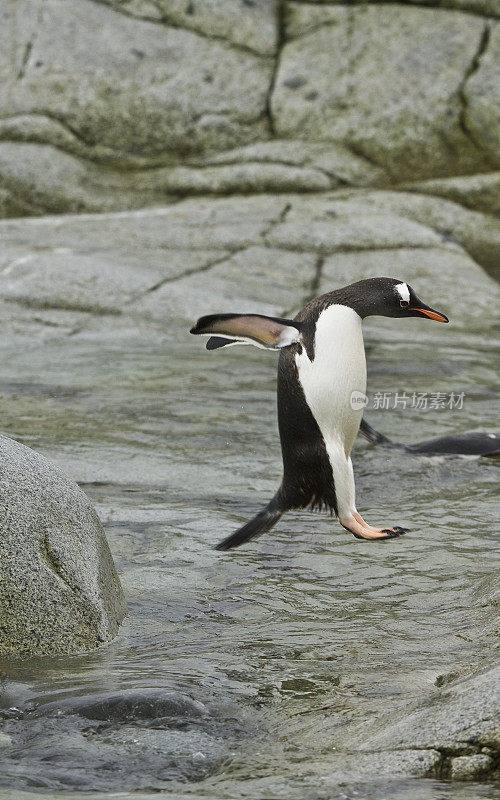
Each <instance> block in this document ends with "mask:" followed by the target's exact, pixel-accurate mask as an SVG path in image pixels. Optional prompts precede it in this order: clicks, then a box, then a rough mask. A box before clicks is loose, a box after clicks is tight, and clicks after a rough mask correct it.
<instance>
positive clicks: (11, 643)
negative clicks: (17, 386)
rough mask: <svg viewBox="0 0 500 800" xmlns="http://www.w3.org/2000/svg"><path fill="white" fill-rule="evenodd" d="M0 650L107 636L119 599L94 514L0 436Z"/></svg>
mask: <svg viewBox="0 0 500 800" xmlns="http://www.w3.org/2000/svg"><path fill="white" fill-rule="evenodd" d="M0 497H1V502H0V525H1V531H2V534H1V536H0V654H4V655H6V654H9V655H11V656H12V655H28V654H33V655H45V654H53V653H78V652H82V651H85V650H90V649H92V648H95V647H97V646H99V645H100V644H103V643H104V642H107V641H109V640H110V639H112V638H113V636H114V635H115V634H116V632H117V630H118V627H119V625H120V623H121V621H122V619H123V617H124V616H125V609H126V606H125V601H124V597H123V592H122V589H121V586H120V582H119V579H118V576H117V573H116V570H115V566H114V564H113V559H112V557H111V553H110V551H109V548H108V544H107V542H106V537H105V535H104V531H103V529H102V526H101V523H100V521H99V518H98V516H97V514H96V512H95V511H94V509H93V507H92V505H91V504H90V502H89V500H88V499H87V497H86V496H85V494H84V493H83V492H82V491H81V490H80V489H79V488H78V486H77V485H76V484H75V483H73V482H72V481H71V480H70V479H69V478H67V477H66V476H65V475H63V474H62V473H61V472H59V470H58V469H57V468H56V467H54V466H53V465H52V464H50V463H49V462H48V461H47V460H46V459H45V458H43V456H41V455H39V454H38V453H35V452H34V451H33V450H30V449H29V448H27V447H24V446H23V445H21V444H19V443H18V442H14V441H13V440H12V439H8V438H6V437H4V436H2V437H0Z"/></svg>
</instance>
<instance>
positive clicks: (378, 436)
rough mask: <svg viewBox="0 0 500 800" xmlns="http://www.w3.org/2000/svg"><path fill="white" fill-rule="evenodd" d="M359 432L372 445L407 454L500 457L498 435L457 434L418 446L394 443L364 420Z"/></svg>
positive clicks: (420, 443) (440, 437)
mask: <svg viewBox="0 0 500 800" xmlns="http://www.w3.org/2000/svg"><path fill="white" fill-rule="evenodd" d="M359 432H360V433H361V434H362V435H363V436H364V437H365V439H368V441H369V442H371V443H372V444H380V445H382V447H391V448H393V449H394V450H404V451H405V453H414V454H415V455H424V456H437V455H449V456H451V455H453V456H485V457H486V456H487V457H489V458H498V456H499V455H500V436H497V435H496V433H456V434H451V435H449V436H438V437H437V438H436V439H426V441H425V442H417V443H416V444H403V443H402V442H393V441H392V440H391V439H388V438H387V436H384V435H383V433H379V432H378V431H376V430H375V428H372V426H371V425H370V424H369V423H368V422H367V421H366V420H365V419H364V418H363V419H362V420H361V425H360V426H359Z"/></svg>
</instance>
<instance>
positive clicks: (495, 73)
mask: <svg viewBox="0 0 500 800" xmlns="http://www.w3.org/2000/svg"><path fill="white" fill-rule="evenodd" d="M497 13H498V11H497ZM463 98H464V113H463V126H464V128H465V130H466V131H467V133H468V135H469V137H470V139H471V141H472V142H474V144H475V146H476V147H478V148H479V149H481V150H482V151H483V152H484V154H485V156H486V157H487V158H489V159H490V165H491V166H493V165H496V166H497V167H498V166H499V158H500V115H499V113H498V108H499V105H500V24H499V23H494V24H492V25H491V26H490V27H488V28H485V31H484V34H483V39H482V46H481V49H480V51H479V53H478V58H477V62H476V64H475V69H474V70H473V72H472V73H471V75H470V78H469V80H468V81H467V83H466V84H465V86H464V90H463Z"/></svg>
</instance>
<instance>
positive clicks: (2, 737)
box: [0, 733, 12, 747]
mask: <svg viewBox="0 0 500 800" xmlns="http://www.w3.org/2000/svg"><path fill="white" fill-rule="evenodd" d="M11 744H12V739H11V738H10V736H7V734H6V733H0V747H10V745H11Z"/></svg>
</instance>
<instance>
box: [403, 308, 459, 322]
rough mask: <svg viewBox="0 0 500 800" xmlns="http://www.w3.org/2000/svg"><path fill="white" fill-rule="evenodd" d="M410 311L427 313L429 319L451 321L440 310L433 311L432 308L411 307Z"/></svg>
mask: <svg viewBox="0 0 500 800" xmlns="http://www.w3.org/2000/svg"><path fill="white" fill-rule="evenodd" d="M410 311H418V312H419V313H420V314H425V316H426V317H429V319H435V320H436V322H449V321H450V320H449V319H448V317H445V315H444V314H440V313H439V311H433V310H432V308H410Z"/></svg>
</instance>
